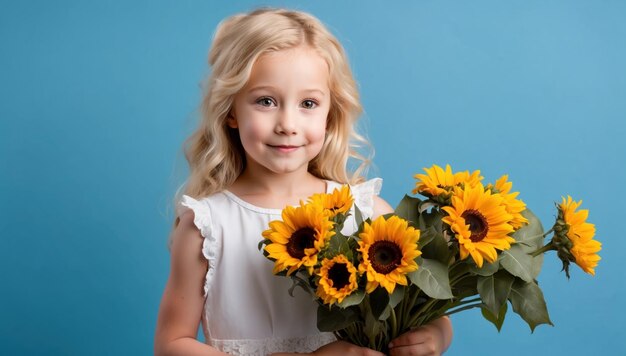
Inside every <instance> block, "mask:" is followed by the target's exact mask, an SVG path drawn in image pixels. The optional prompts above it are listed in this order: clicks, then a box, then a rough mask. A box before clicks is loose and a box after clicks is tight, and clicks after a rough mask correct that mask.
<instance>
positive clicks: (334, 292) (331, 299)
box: [316, 255, 359, 304]
mask: <svg viewBox="0 0 626 356" xmlns="http://www.w3.org/2000/svg"><path fill="white" fill-rule="evenodd" d="M317 275H318V276H319V277H320V279H319V282H318V286H317V291H316V294H317V296H318V297H320V298H322V300H323V301H324V304H333V303H341V302H342V301H343V300H344V299H345V298H346V297H347V296H349V295H350V294H352V293H353V292H354V291H355V290H357V289H358V288H359V285H358V284H357V271H356V267H354V265H353V264H352V262H350V261H349V260H348V259H347V258H346V256H344V255H338V256H335V257H333V258H332V259H328V258H325V259H324V260H323V261H322V267H321V268H320V270H319V272H318V273H317Z"/></svg>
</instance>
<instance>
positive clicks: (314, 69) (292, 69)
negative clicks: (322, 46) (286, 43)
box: [248, 46, 329, 88]
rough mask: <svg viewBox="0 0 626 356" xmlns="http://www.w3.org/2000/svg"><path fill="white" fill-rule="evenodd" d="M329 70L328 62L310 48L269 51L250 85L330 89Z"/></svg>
mask: <svg viewBox="0 0 626 356" xmlns="http://www.w3.org/2000/svg"><path fill="white" fill-rule="evenodd" d="M328 79H329V69H328V64H327V63H326V60H325V59H324V58H323V57H322V56H321V55H320V54H319V53H318V52H317V51H316V50H315V49H312V48H310V47H304V46H299V47H295V48H290V49H285V50H280V51H273V52H268V53H265V54H263V55H261V56H260V57H259V58H258V59H257V61H256V62H255V63H254V65H253V67H252V73H251V75H250V78H249V80H248V86H259V85H264V86H275V85H282V84H284V85H287V84H292V85H293V84H303V85H304V84H306V85H308V86H315V87H324V88H328Z"/></svg>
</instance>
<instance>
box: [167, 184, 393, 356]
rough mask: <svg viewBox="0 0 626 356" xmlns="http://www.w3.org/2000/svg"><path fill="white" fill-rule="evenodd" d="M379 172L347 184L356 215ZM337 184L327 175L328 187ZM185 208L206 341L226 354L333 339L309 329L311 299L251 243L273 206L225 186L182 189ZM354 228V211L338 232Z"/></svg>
mask: <svg viewBox="0 0 626 356" xmlns="http://www.w3.org/2000/svg"><path fill="white" fill-rule="evenodd" d="M381 186H382V179H380V178H375V179H372V180H369V181H367V182H364V183H362V184H358V185H355V186H352V187H351V192H352V195H353V196H354V199H355V204H356V205H357V206H358V207H359V209H361V211H362V213H363V216H364V218H367V217H371V216H372V213H373V197H374V195H378V193H379V192H380V188H381ZM337 187H340V184H338V183H335V182H331V181H327V184H326V190H327V192H328V193H330V192H332V191H333V190H334V189H335V188H337ZM187 209H192V210H193V211H194V214H195V218H194V223H195V225H196V226H197V227H198V229H199V230H200V233H201V234H202V236H203V237H204V242H203V247H202V253H203V255H204V257H206V259H207V260H208V264H209V269H208V271H207V274H206V279H205V285H204V294H205V297H206V300H205V304H204V310H203V313H202V329H203V332H204V336H205V339H206V343H207V344H209V345H212V346H213V347H215V348H217V349H219V350H221V351H223V352H226V353H229V354H232V355H267V354H270V353H273V352H311V351H314V350H316V349H317V348H319V347H320V346H323V345H325V344H327V343H329V342H332V341H334V340H335V337H334V335H333V334H332V333H321V332H319V331H318V330H317V326H316V315H317V304H316V303H315V302H314V301H313V299H312V297H311V296H310V295H308V294H307V293H306V292H304V291H303V290H302V289H301V288H296V289H295V292H294V297H291V296H289V293H288V289H289V288H290V287H291V280H290V279H289V278H286V277H279V276H274V275H273V274H272V268H273V262H272V261H270V260H268V259H267V258H265V257H264V256H263V253H262V252H261V251H259V249H258V244H259V242H260V241H261V240H262V239H263V237H262V236H261V233H262V232H263V231H264V230H266V229H267V228H268V224H269V222H270V221H272V220H277V219H280V216H281V210H280V209H266V208H260V207H257V206H254V205H252V204H250V203H247V202H245V201H243V200H242V199H240V198H239V197H237V196H236V195H234V194H233V193H231V192H229V191H223V192H220V193H216V194H213V195H211V196H209V197H206V198H202V199H199V200H196V199H193V198H191V197H189V196H186V195H184V196H183V197H182V200H181V202H180V203H179V205H178V208H177V214H178V215H179V216H180V215H181V214H182V213H183V212H184V211H185V210H187ZM355 230H356V223H355V222H354V213H352V215H351V217H350V218H349V219H348V220H347V221H346V223H345V225H344V231H343V232H344V233H346V232H347V233H351V232H354V231H355Z"/></svg>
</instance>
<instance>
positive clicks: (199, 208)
mask: <svg viewBox="0 0 626 356" xmlns="http://www.w3.org/2000/svg"><path fill="white" fill-rule="evenodd" d="M187 210H193V213H194V218H193V223H194V225H196V227H197V228H198V230H200V234H201V235H202V237H204V241H203V242H202V255H204V257H205V258H206V259H207V261H208V262H209V268H208V270H207V274H206V278H205V281H204V296H206V295H207V293H208V291H209V286H210V285H211V280H212V279H213V275H214V274H215V267H214V266H216V265H217V251H219V246H217V244H218V240H217V239H216V238H215V236H214V234H213V233H212V230H213V224H212V220H211V208H210V206H209V204H208V201H206V200H196V199H194V198H192V197H190V196H188V195H183V197H182V199H181V201H180V203H179V204H178V206H177V209H176V214H177V216H180V215H182V214H183V213H184V212H185V211H187Z"/></svg>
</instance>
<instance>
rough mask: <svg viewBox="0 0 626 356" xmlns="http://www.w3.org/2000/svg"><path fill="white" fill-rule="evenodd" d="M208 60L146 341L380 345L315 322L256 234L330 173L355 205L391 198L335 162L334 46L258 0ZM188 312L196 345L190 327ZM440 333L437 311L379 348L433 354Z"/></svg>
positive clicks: (341, 63)
mask: <svg viewBox="0 0 626 356" xmlns="http://www.w3.org/2000/svg"><path fill="white" fill-rule="evenodd" d="M209 62H210V65H211V66H212V74H211V77H210V83H209V88H208V92H207V94H206V97H205V99H204V102H203V112H202V122H201V124H200V127H199V128H198V130H197V131H196V132H195V133H194V134H193V136H192V137H191V138H190V139H189V142H188V143H189V146H188V148H187V151H186V153H187V159H188V161H189V165H190V169H191V173H190V177H189V180H188V182H187V184H186V187H185V193H186V195H184V196H183V197H182V199H181V201H180V204H179V205H178V211H177V216H178V217H177V219H176V224H175V229H174V231H173V234H172V245H171V273H170V277H169V280H168V282H167V286H166V288H165V292H164V294H163V299H162V302H161V307H160V310H159V318H158V324H157V330H156V338H155V353H156V354H159V355H161V354H162V355H224V354H235V355H267V354H272V353H281V352H283V353H287V354H288V353H296V352H298V353H311V354H314V355H339V354H342V355H380V353H379V352H376V351H373V350H369V349H366V348H361V347H357V346H355V345H352V344H349V343H347V342H342V341H336V340H335V338H334V336H333V335H332V334H330V333H320V332H319V331H318V330H317V328H316V310H317V308H316V305H315V302H314V301H313V300H312V299H311V297H310V296H308V295H307V294H306V293H304V292H303V291H301V290H298V289H297V290H296V292H295V295H294V297H291V296H289V294H288V293H287V291H288V289H289V287H290V282H289V281H288V279H287V278H279V277H276V276H273V275H272V272H271V271H272V267H273V264H272V263H271V262H270V261H269V260H267V259H266V258H265V257H263V255H262V253H261V252H260V251H259V250H258V247H257V246H258V243H259V241H260V240H261V239H262V236H261V233H262V231H263V230H265V229H266V228H267V227H268V223H269V222H270V221H272V220H276V219H279V218H280V213H281V209H282V208H284V207H285V206H287V205H297V204H298V203H299V202H300V201H301V200H305V199H306V198H307V197H309V196H311V195H313V194H314V193H319V192H332V190H333V189H334V188H336V187H339V186H340V185H341V184H347V183H351V184H353V185H352V186H351V191H352V194H353V196H354V198H355V201H356V204H357V205H358V206H359V208H361V209H362V210H363V213H364V215H366V217H376V216H378V215H381V214H385V213H388V212H391V211H392V209H391V207H390V206H389V205H388V204H387V203H386V202H385V201H383V200H382V199H380V198H378V196H377V194H378V193H379V191H380V185H381V180H380V179H374V180H370V181H367V182H362V179H360V177H359V174H358V173H356V174H352V176H349V175H348V172H347V169H346V164H347V161H348V158H349V157H353V158H359V157H357V155H356V153H355V152H354V151H353V150H352V148H353V145H354V143H355V141H359V140H360V141H362V138H361V137H360V136H358V135H357V134H356V133H355V131H354V129H353V128H354V124H355V121H356V120H357V117H358V115H359V113H360V110H361V106H360V103H359V99H358V93H357V90H356V84H355V82H354V79H353V77H352V73H351V72H350V69H349V66H348V62H347V59H346V56H345V54H344V51H343V48H342V47H341V45H340V44H339V43H338V41H337V40H336V39H335V38H334V37H333V36H332V35H331V34H330V33H329V32H328V30H327V29H326V28H325V27H324V26H323V25H322V24H321V23H320V22H319V21H318V20H317V19H315V18H314V17H312V16H311V15H308V14H305V13H301V12H294V11H287V10H268V9H264V10H257V11H254V12H252V13H250V14H246V15H237V16H233V17H231V18H229V19H227V20H226V21H224V22H223V23H222V24H221V25H220V26H219V28H218V30H217V33H216V34H215V38H214V41H213V45H212V49H211V52H210V56H209ZM364 163H365V162H364ZM364 163H363V164H362V165H361V166H364ZM361 168H362V167H361ZM360 171H361V170H360V169H358V170H357V172H360ZM357 183H359V184H357ZM349 224H351V225H352V227H353V229H356V224H355V222H354V220H353V219H352V220H351V221H350V222H349V223H346V226H349ZM200 322H201V323H202V329H203V331H204V335H205V338H206V343H207V344H202V343H200V342H198V341H197V340H196V339H195V336H196V333H197V330H198V326H199V324H200ZM451 335H452V330H451V326H450V322H449V320H448V319H447V318H441V319H438V320H436V321H435V322H433V323H431V324H429V325H426V326H425V327H423V328H420V329H418V330H415V331H412V332H409V333H406V334H404V335H402V336H400V337H399V338H397V339H395V340H393V341H392V345H391V349H390V354H391V355H409V354H411V355H431V354H440V353H441V352H443V351H445V349H446V348H447V347H448V345H449V343H450V339H451Z"/></svg>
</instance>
